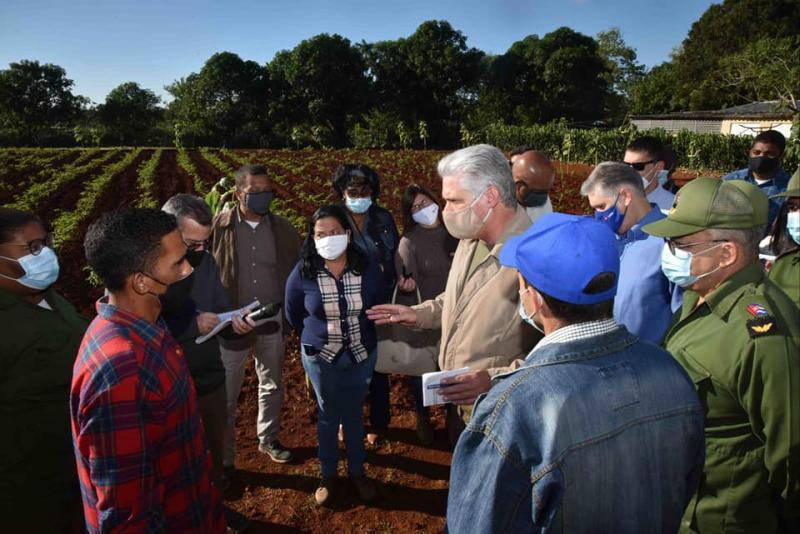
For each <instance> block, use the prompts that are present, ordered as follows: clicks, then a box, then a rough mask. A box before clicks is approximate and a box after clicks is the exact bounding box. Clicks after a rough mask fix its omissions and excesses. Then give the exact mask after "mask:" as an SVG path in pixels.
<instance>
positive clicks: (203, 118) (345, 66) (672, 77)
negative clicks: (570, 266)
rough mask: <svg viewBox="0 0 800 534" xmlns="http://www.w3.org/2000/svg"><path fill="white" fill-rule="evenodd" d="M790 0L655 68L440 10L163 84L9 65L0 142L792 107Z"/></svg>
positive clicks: (799, 45)
mask: <svg viewBox="0 0 800 534" xmlns="http://www.w3.org/2000/svg"><path fill="white" fill-rule="evenodd" d="M799 34H800V9H797V4H796V0H724V2H723V3H722V4H715V5H712V6H711V7H709V9H708V10H707V11H706V12H705V13H704V14H703V15H702V16H701V17H700V19H699V20H698V21H697V22H695V23H694V24H693V25H692V28H691V30H690V31H689V34H688V36H687V37H686V39H685V40H684V41H683V43H682V44H681V46H680V47H679V48H678V49H676V50H675V51H674V53H673V54H672V57H671V58H670V59H669V60H668V61H666V62H665V63H663V64H661V65H658V66H656V67H654V68H653V69H650V70H649V71H648V70H647V69H645V67H644V66H643V65H642V64H641V63H639V61H638V59H637V55H636V51H635V50H634V49H633V48H632V47H630V46H628V45H627V44H626V43H625V41H624V39H623V36H622V33H621V32H620V30H619V29H618V28H611V29H609V30H607V31H604V32H600V33H599V34H597V35H595V36H589V35H584V34H581V33H579V32H576V31H574V30H572V29H570V28H567V27H562V28H558V29H556V30H554V31H552V32H550V33H548V34H546V35H543V36H541V37H540V36H538V35H529V36H527V37H525V38H524V39H521V40H519V41H517V42H515V43H513V44H512V45H511V46H510V47H509V49H508V50H507V51H506V52H505V53H503V54H499V55H490V54H486V53H484V52H482V51H481V50H478V49H476V48H474V47H469V46H468V45H467V37H466V36H465V35H464V34H463V33H462V32H460V31H458V30H457V29H455V28H453V27H452V26H451V25H450V24H449V23H448V22H446V21H427V22H424V23H422V24H421V25H420V26H419V27H418V28H417V29H416V31H415V32H414V33H413V34H411V35H410V36H408V37H405V38H400V39H396V40H390V41H381V42H376V43H367V42H361V43H352V42H350V41H349V40H348V39H346V38H344V37H342V36H340V35H336V34H333V35H330V34H320V35H316V36H314V37H311V38H309V39H306V40H303V41H301V42H300V43H299V44H298V45H297V46H296V47H295V48H294V49H292V50H284V51H280V52H278V53H277V54H276V55H275V57H274V58H273V59H272V60H271V61H269V62H268V63H266V64H259V63H257V62H255V61H251V60H246V59H243V58H241V57H239V56H238V55H236V54H233V53H230V52H220V53H216V54H214V55H212V56H211V57H210V58H209V59H208V60H207V61H206V62H205V64H204V65H203V67H202V68H201V69H200V71H199V72H195V73H191V74H189V75H188V76H186V77H184V78H180V79H177V80H175V81H174V82H173V83H171V84H169V85H167V86H166V87H165V90H166V91H167V92H168V93H169V95H170V97H171V99H170V101H169V102H168V103H164V102H162V101H161V99H160V98H159V97H158V96H157V95H156V94H155V93H154V92H153V91H151V90H149V89H145V88H142V87H141V86H140V85H139V84H137V83H136V82H126V83H123V84H121V85H120V86H118V87H116V88H114V89H113V90H112V91H111V92H109V94H108V95H107V96H106V99H105V101H104V102H101V103H99V104H94V103H92V102H90V101H89V100H88V99H87V98H85V97H82V96H79V95H75V94H73V91H72V87H73V82H72V80H70V79H69V78H68V77H67V73H66V72H65V70H64V69H63V68H61V67H59V66H57V65H53V64H41V63H39V62H38V61H32V60H21V61H19V62H16V63H11V64H10V65H9V67H8V68H7V69H5V70H0V145H5V146H63V145H67V146H69V145H74V144H78V145H85V146H99V145H137V146H140V145H173V144H174V145H176V146H229V147H298V148H299V147H304V146H318V147H342V146H357V147H407V146H419V147H430V146H436V147H443V148H446V147H453V146H457V145H458V144H459V141H460V140H461V138H463V132H464V131H477V130H480V129H482V128H485V127H486V126H487V125H490V124H506V125H516V126H531V125H535V124H543V123H548V122H551V121H561V122H566V123H567V124H569V125H572V126H577V127H585V126H597V125H600V126H607V125H610V126H616V125H619V124H621V123H623V122H624V121H625V119H626V117H628V116H629V115H630V114H631V113H636V114H646V113H659V112H668V111H676V110H692V109H719V108H722V107H726V106H730V105H734V104H741V103H744V102H748V101H754V100H780V101H782V102H783V103H784V104H785V105H787V106H789V107H790V108H792V109H794V110H795V111H797V100H796V99H797V98H798V95H799V94H800V37H799V36H798V35H799Z"/></svg>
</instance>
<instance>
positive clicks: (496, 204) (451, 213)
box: [367, 145, 541, 438]
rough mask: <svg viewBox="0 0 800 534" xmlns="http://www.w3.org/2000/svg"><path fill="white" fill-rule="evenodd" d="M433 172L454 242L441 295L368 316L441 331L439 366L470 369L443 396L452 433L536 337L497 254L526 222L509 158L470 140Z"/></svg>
mask: <svg viewBox="0 0 800 534" xmlns="http://www.w3.org/2000/svg"><path fill="white" fill-rule="evenodd" d="M438 172H439V175H440V176H441V177H442V198H443V199H444V200H445V202H446V205H445V208H444V211H443V212H442V216H443V218H444V224H445V226H446V227H447V230H448V231H449V232H450V234H451V235H453V236H454V237H456V238H458V239H460V242H459V245H458V248H457V249H456V253H455V257H454V258H453V263H452V266H451V267H450V274H449V276H448V279H447V286H446V288H445V290H444V293H442V294H440V295H439V296H438V297H436V298H435V299H432V300H428V301H426V302H423V303H422V304H419V305H417V306H413V307H408V306H401V305H394V304H383V305H380V306H375V307H373V308H372V309H371V310H369V311H368V312H367V313H368V315H369V317H370V318H371V319H373V320H375V321H376V324H389V323H399V324H403V325H406V326H413V327H416V328H426V329H428V328H433V329H435V328H441V329H442V340H441V346H440V352H439V367H441V369H443V370H448V369H458V368H460V367H469V368H470V372H469V373H466V374H463V375H460V376H458V377H456V378H455V379H453V380H452V382H453V383H452V384H451V385H449V386H448V387H447V388H445V390H443V391H446V393H444V392H443V393H442V396H443V397H444V398H445V399H446V400H447V401H448V402H451V403H453V404H454V405H458V406H459V408H458V410H454V409H450V411H449V412H448V415H449V417H448V425H449V427H450V432H451V434H450V435H451V438H452V437H456V436H457V434H459V433H460V431H461V430H462V429H463V427H464V423H463V422H464V421H468V420H469V417H470V414H471V405H472V403H473V402H474V401H475V399H476V398H477V397H478V395H480V394H481V393H484V392H486V391H488V390H489V388H490V387H491V377H493V376H494V375H496V374H499V373H503V372H506V371H510V370H512V369H515V368H516V367H518V366H519V364H520V363H521V362H522V360H523V359H524V358H525V356H526V355H527V354H528V352H529V351H530V350H531V349H532V348H533V346H534V345H535V344H536V342H537V341H538V340H539V339H540V338H541V335H540V334H538V333H537V332H536V331H535V330H534V329H533V328H531V327H530V326H528V325H526V324H524V323H523V322H522V321H520V320H519V317H518V309H519V293H518V292H519V284H518V282H517V271H516V270H514V269H510V268H508V267H503V266H502V265H500V261H499V259H498V255H499V253H500V249H501V248H502V246H503V244H504V243H505V242H506V240H508V239H509V238H511V237H513V236H515V235H519V234H522V233H523V232H524V231H525V230H527V229H528V227H529V226H530V224H531V221H530V219H529V218H528V216H527V214H526V213H525V210H524V209H522V208H521V207H519V206H518V204H517V198H516V190H515V187H514V180H513V178H512V176H511V169H510V168H509V165H508V160H507V159H506V157H505V156H504V155H503V153H502V152H501V151H500V150H498V149H497V148H495V147H493V146H490V145H474V146H470V147H467V148H463V149H461V150H457V151H456V152H453V153H452V154H449V155H447V156H445V157H444V158H442V160H441V161H439V166H438ZM456 412H457V413H456Z"/></svg>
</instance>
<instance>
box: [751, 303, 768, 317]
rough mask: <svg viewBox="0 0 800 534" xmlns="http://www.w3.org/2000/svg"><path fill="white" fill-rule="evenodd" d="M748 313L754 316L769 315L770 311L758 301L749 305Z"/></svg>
mask: <svg viewBox="0 0 800 534" xmlns="http://www.w3.org/2000/svg"><path fill="white" fill-rule="evenodd" d="M747 313H749V314H750V315H752V316H753V317H767V316H768V315H769V312H768V311H767V309H766V308H765V307H764V306H762V305H761V304H756V303H752V304H748V305H747Z"/></svg>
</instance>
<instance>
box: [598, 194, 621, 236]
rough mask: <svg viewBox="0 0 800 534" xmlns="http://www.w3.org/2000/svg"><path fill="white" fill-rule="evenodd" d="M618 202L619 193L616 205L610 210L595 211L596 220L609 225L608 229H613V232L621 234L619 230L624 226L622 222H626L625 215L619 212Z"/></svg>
mask: <svg viewBox="0 0 800 534" xmlns="http://www.w3.org/2000/svg"><path fill="white" fill-rule="evenodd" d="M617 201H619V193H617V198H615V199H614V203H613V204H612V205H611V207H610V208H608V209H605V210H595V211H594V218H595V219H597V220H598V221H600V222H604V223H605V224H607V225H608V227H609V228H611V231H612V232H614V233H615V234H618V233H619V229H620V227H621V226H622V221H624V220H625V214H624V213H622V212H621V211H619V208H618V207H617ZM626 211H627V210H626Z"/></svg>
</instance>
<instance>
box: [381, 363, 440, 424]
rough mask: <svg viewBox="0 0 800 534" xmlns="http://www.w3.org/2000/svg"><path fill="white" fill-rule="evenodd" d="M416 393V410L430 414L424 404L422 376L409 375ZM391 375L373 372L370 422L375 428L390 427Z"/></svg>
mask: <svg viewBox="0 0 800 534" xmlns="http://www.w3.org/2000/svg"><path fill="white" fill-rule="evenodd" d="M407 379H408V380H409V381H410V383H411V390H412V391H413V393H414V410H415V411H416V412H417V413H418V414H420V415H428V408H427V407H425V406H424V405H423V404H422V377H421V376H409V377H407ZM389 419H390V414H389V375H386V374H383V373H377V372H376V373H372V382H370V384H369V424H370V425H371V426H372V428H373V429H377V430H385V429H387V428H389Z"/></svg>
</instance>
